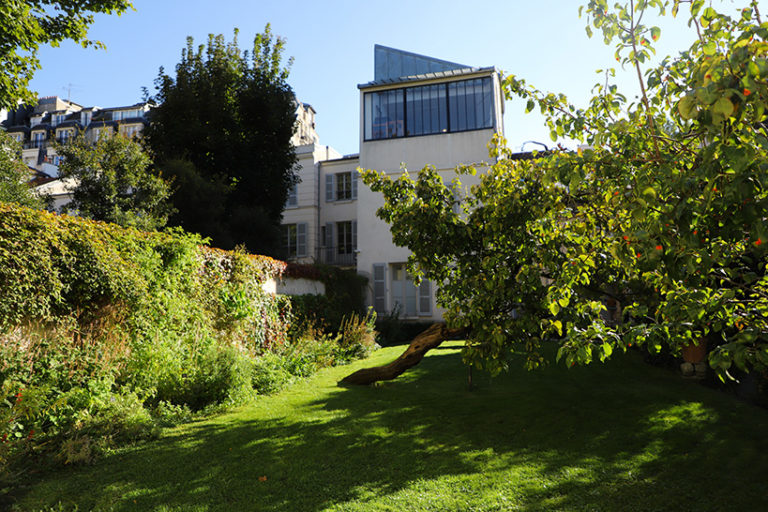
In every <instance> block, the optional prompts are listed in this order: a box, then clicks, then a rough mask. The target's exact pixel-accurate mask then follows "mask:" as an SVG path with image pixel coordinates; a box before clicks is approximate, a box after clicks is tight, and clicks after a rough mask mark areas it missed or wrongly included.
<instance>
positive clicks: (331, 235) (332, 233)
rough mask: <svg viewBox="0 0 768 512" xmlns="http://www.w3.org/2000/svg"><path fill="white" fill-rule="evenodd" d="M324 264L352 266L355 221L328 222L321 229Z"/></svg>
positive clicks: (355, 247)
mask: <svg viewBox="0 0 768 512" xmlns="http://www.w3.org/2000/svg"><path fill="white" fill-rule="evenodd" d="M321 232H322V240H323V244H324V246H325V251H324V252H325V256H324V260H323V262H324V263H328V264H330V265H354V264H355V252H356V251H357V221H354V220H349V221H344V222H328V223H326V225H325V226H324V227H323V228H322V230H321Z"/></svg>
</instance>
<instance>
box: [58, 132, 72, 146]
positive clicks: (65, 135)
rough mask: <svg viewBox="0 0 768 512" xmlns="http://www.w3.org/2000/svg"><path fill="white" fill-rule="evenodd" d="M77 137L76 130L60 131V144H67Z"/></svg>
mask: <svg viewBox="0 0 768 512" xmlns="http://www.w3.org/2000/svg"><path fill="white" fill-rule="evenodd" d="M74 135H75V131H74V130H59V137H58V139H59V142H61V143H62V144H66V143H67V142H68V141H69V139H71V138H72V137H73V136H74Z"/></svg>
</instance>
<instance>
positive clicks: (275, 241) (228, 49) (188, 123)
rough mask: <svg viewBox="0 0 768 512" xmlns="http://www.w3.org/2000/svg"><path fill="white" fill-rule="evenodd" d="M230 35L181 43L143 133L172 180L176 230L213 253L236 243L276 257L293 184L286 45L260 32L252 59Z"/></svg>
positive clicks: (291, 99)
mask: <svg viewBox="0 0 768 512" xmlns="http://www.w3.org/2000/svg"><path fill="white" fill-rule="evenodd" d="M237 35H238V33H237V31H235V35H234V39H233V41H232V42H229V43H228V42H226V41H225V39H224V36H222V35H218V36H213V35H210V36H209V38H208V41H207V44H205V45H200V46H198V47H197V48H195V47H194V41H193V39H192V38H191V37H190V38H188V39H187V46H186V48H185V49H184V50H183V51H182V55H181V62H179V64H178V65H177V66H176V74H175V77H172V76H169V75H167V74H166V73H165V72H164V70H162V69H161V70H160V74H159V76H158V79H157V81H156V88H157V94H156V95H155V97H154V98H153V99H154V101H155V102H156V104H157V106H156V107H155V108H153V109H152V113H151V116H152V124H151V126H150V127H149V128H148V129H147V130H146V132H145V136H146V138H147V140H148V141H149V144H150V146H151V147H152V150H153V152H154V154H155V156H156V160H157V162H158V164H160V165H161V166H164V167H163V168H164V169H165V171H166V172H167V173H168V174H169V175H171V176H172V177H173V178H174V180H175V181H174V186H175V189H176V190H175V193H174V195H173V202H174V206H175V207H176V209H177V211H178V212H177V214H176V215H174V216H173V217H172V218H171V222H172V223H173V224H176V225H180V226H182V227H183V228H184V229H186V230H188V231H193V232H197V233H201V234H202V235H204V236H206V237H210V238H211V239H212V242H213V244H214V245H216V246H217V247H222V248H232V247H234V246H236V245H240V244H242V245H245V246H246V247H247V248H248V250H250V251H252V252H258V253H261V254H271V255H275V254H277V253H278V252H279V248H280V230H279V226H280V220H281V218H282V211H283V207H284V205H285V201H286V199H287V195H288V190H289V188H290V187H291V186H293V184H294V183H295V182H296V179H297V178H296V175H295V171H294V167H295V164H296V155H295V150H294V147H293V145H292V144H291V142H290V139H291V136H292V135H293V131H294V123H295V119H296V114H295V110H296V106H295V99H294V95H293V91H292V90H291V88H290V86H289V85H288V84H287V82H286V79H287V77H288V72H289V70H288V67H285V66H283V63H282V54H283V50H284V44H285V42H284V40H283V39H281V38H279V37H278V38H275V37H274V36H273V35H272V33H271V30H270V27H269V25H267V26H266V28H265V30H264V33H262V34H258V35H256V37H255V39H254V43H253V50H252V51H251V52H250V53H249V52H243V51H241V50H240V48H239V46H238V42H237ZM288 66H290V60H289V62H288ZM165 164H168V165H165Z"/></svg>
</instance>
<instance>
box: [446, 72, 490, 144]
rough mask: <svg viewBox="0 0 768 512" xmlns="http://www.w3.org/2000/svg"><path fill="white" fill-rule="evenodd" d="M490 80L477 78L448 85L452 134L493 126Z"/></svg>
mask: <svg viewBox="0 0 768 512" xmlns="http://www.w3.org/2000/svg"><path fill="white" fill-rule="evenodd" d="M491 89H492V87H491V80H490V79H489V78H477V79H475V80H465V81H463V82H453V83H450V84H448V99H449V101H448V109H449V112H450V129H451V131H452V132H460V131H464V130H479V129H482V128H491V127H492V126H493V96H492V94H491Z"/></svg>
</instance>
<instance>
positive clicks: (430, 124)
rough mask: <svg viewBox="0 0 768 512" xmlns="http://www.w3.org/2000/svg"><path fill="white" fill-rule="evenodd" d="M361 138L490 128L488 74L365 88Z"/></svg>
mask: <svg viewBox="0 0 768 512" xmlns="http://www.w3.org/2000/svg"><path fill="white" fill-rule="evenodd" d="M364 110H365V121H364V122H365V130H364V139H365V140H366V141H368V140H380V139H391V138H397V137H413V136H418V135H432V134H437V133H450V132H462V131H468V130H482V129H486V128H493V111H494V103H493V83H492V81H491V78H490V77H483V78H475V79H470V80H460V81H454V82H447V83H441V84H435V85H422V86H415V87H403V88H400V89H389V90H386V91H378V92H369V93H365V96H364Z"/></svg>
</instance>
